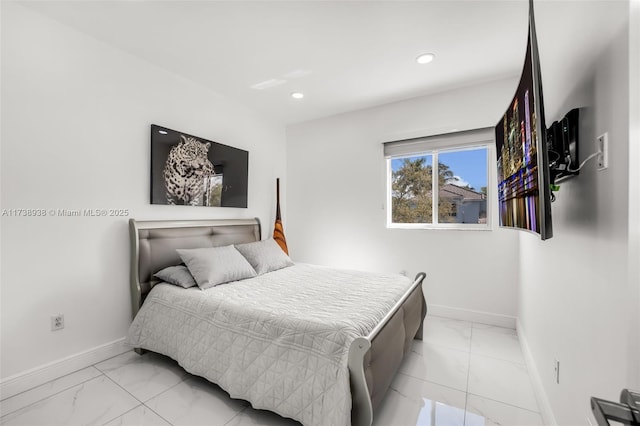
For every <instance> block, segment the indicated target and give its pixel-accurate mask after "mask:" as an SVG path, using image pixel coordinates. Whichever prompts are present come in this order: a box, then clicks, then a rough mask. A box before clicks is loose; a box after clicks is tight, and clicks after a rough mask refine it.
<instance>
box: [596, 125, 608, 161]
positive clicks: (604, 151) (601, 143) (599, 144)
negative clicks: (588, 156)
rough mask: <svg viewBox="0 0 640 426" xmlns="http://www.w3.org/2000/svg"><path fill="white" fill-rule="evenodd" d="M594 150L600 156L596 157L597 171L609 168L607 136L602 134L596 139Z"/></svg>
mask: <svg viewBox="0 0 640 426" xmlns="http://www.w3.org/2000/svg"><path fill="white" fill-rule="evenodd" d="M596 149H597V150H598V152H599V153H600V154H598V155H597V156H596V160H597V161H596V163H597V168H598V170H604V169H606V168H608V167H609V134H608V133H603V134H602V135H600V136H598V139H596Z"/></svg>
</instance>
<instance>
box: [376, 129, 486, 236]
mask: <svg viewBox="0 0 640 426" xmlns="http://www.w3.org/2000/svg"><path fill="white" fill-rule="evenodd" d="M479 148H485V149H486V150H487V194H486V200H487V222H486V223H393V221H392V209H393V200H392V198H393V197H392V192H393V191H392V176H393V171H392V169H391V161H392V160H394V159H396V158H407V157H416V156H422V155H431V156H432V165H433V166H432V169H431V173H433V176H432V179H431V181H432V188H431V193H432V197H433V198H432V203H431V205H432V212H431V214H432V216H431V217H432V219H433V220H436V221H437V220H438V195H439V192H440V191H439V187H438V186H439V179H438V178H437V175H436V173H437V165H438V155H439V153H441V152H454V151H465V150H471V149H479ZM384 151H385V158H386V166H387V167H386V173H387V177H386V188H385V191H386V210H387V211H386V213H387V215H386V216H387V228H389V229H448V230H467V231H469V230H476V231H477V230H481V231H490V230H493V223H494V220H493V210H494V204H495V202H496V200H495V197H496V188H494V186H496V185H497V184H496V185H492V184H491V182H495V180H496V176H495V171H494V168H493V167H491V165H492V164H495V162H496V160H495V135H494V129H493V128H486V129H478V130H472V131H466V132H456V133H448V134H444V135H436V136H429V137H425V138H417V139H409V140H402V141H393V142H386V143H385V147H384Z"/></svg>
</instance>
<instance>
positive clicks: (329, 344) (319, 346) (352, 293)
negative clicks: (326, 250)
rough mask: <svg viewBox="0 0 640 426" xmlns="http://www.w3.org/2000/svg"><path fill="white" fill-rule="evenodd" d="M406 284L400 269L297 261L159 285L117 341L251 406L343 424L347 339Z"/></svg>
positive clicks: (347, 409)
mask: <svg viewBox="0 0 640 426" xmlns="http://www.w3.org/2000/svg"><path fill="white" fill-rule="evenodd" d="M410 285H411V280H409V279H408V278H406V277H403V276H400V275H382V274H372V273H365V272H355V271H345V270H335V269H328V268H323V267H318V266H312V265H302V264H297V265H295V266H292V267H289V268H285V269H281V270H279V271H275V272H270V273H268V274H264V275H261V276H258V277H255V278H251V279H247V280H243V281H236V282H233V283H228V284H223V285H220V286H217V287H213V288H210V289H207V290H204V291H202V290H199V289H198V288H197V287H196V288H192V289H188V290H185V289H183V288H180V287H176V286H172V285H169V284H159V285H156V286H155V287H154V288H153V289H152V290H151V292H150V293H149V295H148V297H147V299H146V301H145V302H144V305H143V306H142V308H141V309H140V312H139V313H138V315H137V316H136V318H135V320H134V321H133V324H132V325H131V328H130V329H129V336H128V339H127V340H128V343H129V344H131V345H133V346H135V347H142V348H145V349H148V350H151V351H154V352H158V353H162V354H165V355H168V356H170V357H171V358H173V359H175V360H176V361H178V362H179V363H180V365H181V366H182V367H183V368H184V369H185V370H187V371H188V372H190V373H192V374H196V375H199V376H203V377H206V378H207V379H209V380H210V381H212V382H214V383H217V384H218V385H219V386H220V387H222V388H223V389H224V390H226V391H227V392H228V393H229V394H230V395H231V396H232V397H234V398H240V399H245V400H247V401H249V402H251V405H252V406H253V407H254V408H260V409H267V410H271V411H274V412H276V413H278V414H280V415H282V416H285V417H291V418H293V419H296V420H298V421H300V422H302V423H303V424H304V425H307V426H314V425H332V426H338V425H349V424H351V393H350V387H349V372H348V368H347V358H348V353H349V345H350V343H351V342H352V341H353V340H354V339H355V338H356V337H358V336H365V335H367V334H368V333H369V332H370V331H371V330H372V329H373V328H374V327H375V326H376V325H377V324H378V322H379V321H380V320H381V319H382V318H383V317H384V315H385V314H386V313H387V312H388V311H389V310H390V308H391V307H392V306H393V304H394V303H395V302H396V301H397V300H399V299H400V297H401V296H402V294H403V293H404V292H405V291H406V289H407V288H409V286H410Z"/></svg>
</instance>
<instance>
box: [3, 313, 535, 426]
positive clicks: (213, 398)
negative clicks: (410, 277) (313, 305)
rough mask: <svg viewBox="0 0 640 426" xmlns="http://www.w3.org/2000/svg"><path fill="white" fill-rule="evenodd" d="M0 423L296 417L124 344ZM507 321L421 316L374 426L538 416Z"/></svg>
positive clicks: (228, 425) (502, 421) (239, 425)
mask: <svg viewBox="0 0 640 426" xmlns="http://www.w3.org/2000/svg"><path fill="white" fill-rule="evenodd" d="M0 416H1V417H0V424H2V425H7V426H10V425H28V426H40V425H42V426H52V425H108V426H128V425H131V426H134V425H135V426H138V425H164V426H168V425H175V426H178V425H185V426H197V425H208V426H212V425H213V426H216V425H220V426H223V425H224V426H249V425H266V426H276V425H283V426H289V425H299V423H298V422H295V421H292V420H290V419H285V418H282V417H280V416H278V415H277V414H274V413H271V412H268V411H261V410H254V409H253V408H252V407H251V406H250V405H249V403H248V402H246V401H242V400H236V399H232V398H230V397H229V396H228V394H227V393H226V392H224V391H223V390H222V389H220V388H219V387H218V386H216V385H214V384H211V383H209V382H208V381H206V380H204V379H202V378H199V377H196V376H192V375H190V374H189V373H187V372H185V371H184V370H183V369H182V368H180V366H178V364H177V363H176V362H174V361H173V360H171V359H169V358H167V357H164V356H161V355H157V354H153V353H147V354H145V355H143V356H139V355H137V354H136V353H134V352H127V353H124V354H122V355H119V356H116V357H114V358H111V359H108V360H106V361H104V362H101V363H98V364H95V365H93V366H91V367H88V368H85V369H83V370H80V371H77V372H75V373H72V374H69V375H67V376H64V377H61V378H59V379H57V380H53V381H51V382H49V383H46V384H44V385H42V386H39V387H37V388H34V389H31V390H28V391H26V392H23V393H21V394H18V395H15V396H13V397H11V398H7V399H5V400H2V401H1V402H0ZM542 424H543V423H542V418H541V416H540V414H539V410H538V406H537V404H536V400H535V397H534V393H533V389H532V386H531V381H530V378H529V375H528V373H527V368H526V366H525V362H524V358H523V356H522V352H521V350H520V345H519V342H518V337H517V336H516V333H515V330H510V329H505V328H499V327H492V326H487V325H482V324H476V323H470V322H464V321H457V320H452V319H446V318H438V317H433V316H428V317H427V319H426V320H425V328H424V340H423V341H415V342H414V344H413V347H412V350H411V353H410V354H408V356H407V358H406V359H405V361H404V363H403V364H402V366H401V367H400V371H399V373H398V374H397V376H396V377H395V379H394V381H393V382H392V384H391V388H390V389H389V391H388V393H387V395H386V397H385V399H384V401H383V402H382V404H381V406H380V408H379V409H378V411H377V413H376V418H375V421H374V425H375V426H410V425H425V426H426V425H429V426H436V425H444V426H456V425H468V426H491V425H501V426H538V425H542Z"/></svg>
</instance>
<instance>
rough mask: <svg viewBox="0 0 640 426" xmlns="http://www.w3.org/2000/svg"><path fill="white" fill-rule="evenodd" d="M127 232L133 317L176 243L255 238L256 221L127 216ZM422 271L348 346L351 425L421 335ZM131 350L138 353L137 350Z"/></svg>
mask: <svg viewBox="0 0 640 426" xmlns="http://www.w3.org/2000/svg"><path fill="white" fill-rule="evenodd" d="M129 230H130V237H131V301H132V311H133V317H135V316H136V314H137V313H138V310H139V309H140V307H141V306H142V303H143V302H144V298H145V297H146V295H147V293H148V292H149V291H150V290H151V282H152V280H153V274H154V273H155V272H157V271H159V270H161V269H163V268H166V267H167V266H172V265H177V264H180V262H181V260H180V258H179V256H178V254H177V252H176V249H177V248H200V247H215V246H224V245H229V244H240V243H247V242H253V241H259V240H260V237H261V227H260V220H259V219H258V218H255V219H229V220H226V219H225V220H184V221H136V220H134V219H130V220H129ZM424 278H425V274H424V273H423V272H421V273H419V274H418V275H417V276H416V278H415V280H414V282H413V284H412V285H411V287H410V288H409V290H407V292H406V293H405V294H404V295H403V296H402V298H401V299H400V300H399V301H398V302H397V303H396V304H395V305H394V306H393V308H392V309H391V310H390V311H389V312H388V313H387V315H386V316H385V317H384V318H383V319H382V321H381V322H380V323H379V324H378V325H377V326H376V327H375V328H374V329H373V330H372V331H371V333H369V335H367V336H361V337H358V338H356V339H355V340H354V341H353V343H352V344H351V346H350V348H349V360H348V367H349V373H350V381H351V394H352V401H353V402H352V411H351V423H352V425H354V426H365V425H366V426H369V425H371V423H372V421H373V414H374V410H375V409H376V408H377V407H378V405H379V404H380V402H381V401H382V399H383V397H384V395H385V393H386V391H387V389H388V387H389V385H390V384H391V380H392V379H393V377H394V376H395V374H396V372H397V370H398V368H399V367H400V364H401V362H402V359H403V358H404V355H405V354H406V353H407V352H409V350H410V347H411V342H412V340H413V339H414V338H416V339H420V340H422V323H423V321H424V317H425V315H426V313H427V305H426V303H425V299H424V295H423V293H422V281H423V280H424ZM136 352H138V353H142V350H141V349H136Z"/></svg>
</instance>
